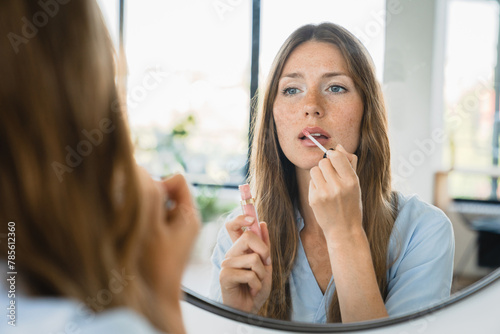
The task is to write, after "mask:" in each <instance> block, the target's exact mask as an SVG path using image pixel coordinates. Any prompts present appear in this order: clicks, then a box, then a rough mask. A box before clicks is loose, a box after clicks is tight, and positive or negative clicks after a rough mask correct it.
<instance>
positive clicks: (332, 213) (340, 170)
mask: <svg viewBox="0 0 500 334" xmlns="http://www.w3.org/2000/svg"><path fill="white" fill-rule="evenodd" d="M357 163H358V157H357V156H356V155H354V154H351V153H348V152H347V151H346V150H345V149H344V147H342V145H340V144H338V145H337V147H336V148H335V150H334V151H328V154H327V158H325V159H322V160H320V162H319V163H318V166H315V167H313V168H312V169H311V171H310V174H311V181H310V183H309V205H310V206H311V207H312V209H313V212H314V215H315V217H316V220H317V221H318V224H319V225H320V226H321V228H322V229H323V233H324V234H325V236H329V235H332V232H333V233H334V235H335V234H337V235H339V234H341V233H344V232H347V233H350V232H352V231H354V230H356V229H358V228H362V218H363V209H362V202H361V189H360V186H359V179H358V175H357V174H356V167H357ZM327 239H328V238H327Z"/></svg>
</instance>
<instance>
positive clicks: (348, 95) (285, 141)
mask: <svg viewBox="0 0 500 334" xmlns="http://www.w3.org/2000/svg"><path fill="white" fill-rule="evenodd" d="M273 116H274V121H275V124H276V129H277V133H278V140H279V144H280V146H281V149H282V150H283V153H284V154H285V155H286V157H287V158H288V159H289V160H290V161H291V162H292V163H293V164H294V165H295V166H297V167H299V168H304V169H310V168H312V167H313V166H315V165H317V163H318V161H319V160H320V159H321V158H322V156H323V152H322V151H321V150H320V149H319V148H318V147H316V146H315V145H314V144H313V143H312V141H310V140H308V139H307V138H304V136H303V135H302V134H301V133H302V130H303V129H305V128H306V129H308V131H309V132H311V134H313V133H314V136H315V138H316V139H317V140H318V141H319V142H320V143H321V144H322V145H323V146H324V147H325V148H327V149H328V148H334V147H335V146H336V145H337V144H342V145H343V146H344V148H345V149H346V150H347V151H348V152H351V153H353V152H355V151H356V149H357V147H358V146H359V140H360V127H361V120H362V117H363V101H362V98H361V95H360V93H359V92H358V90H357V87H356V86H355V84H354V81H353V79H352V77H351V75H350V73H349V71H348V70H347V65H346V62H345V59H344V57H343V55H342V54H341V52H340V50H339V49H338V47H337V46H335V45H333V44H330V43H325V42H317V41H309V42H305V43H303V44H301V45H299V46H298V47H297V48H296V49H295V50H294V51H293V52H292V53H291V54H290V56H289V57H288V59H287V61H286V62H285V66H284V68H283V71H282V74H281V76H280V78H279V83H278V91H277V95H276V98H275V100H274V104H273Z"/></svg>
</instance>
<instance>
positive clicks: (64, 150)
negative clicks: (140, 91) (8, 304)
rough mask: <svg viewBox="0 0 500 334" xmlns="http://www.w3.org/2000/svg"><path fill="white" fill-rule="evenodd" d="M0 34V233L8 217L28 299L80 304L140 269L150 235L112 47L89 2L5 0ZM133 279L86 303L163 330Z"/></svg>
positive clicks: (141, 285) (142, 282)
mask: <svg viewBox="0 0 500 334" xmlns="http://www.w3.org/2000/svg"><path fill="white" fill-rule="evenodd" d="M0 35H2V38H1V39H0V78H1V80H0V156H1V163H0V224H1V226H2V229H1V230H0V234H6V233H7V223H8V222H9V221H13V222H15V224H16V241H17V242H16V269H17V271H18V274H19V276H18V277H19V279H20V283H21V284H22V287H23V289H24V290H25V292H26V293H28V294H30V295H34V296H66V297H70V298H75V299H78V300H81V301H85V300H87V299H88V298H89V297H90V298H92V297H95V296H96V294H97V293H98V292H99V291H100V290H101V289H103V288H106V287H108V284H109V282H110V280H111V279H112V278H113V277H114V276H113V275H116V272H122V271H125V272H127V273H132V274H134V273H137V272H138V268H137V266H138V265H137V263H138V257H139V256H141V254H140V245H141V243H142V241H143V239H144V238H145V235H144V234H145V229H144V227H141V224H139V221H141V215H142V214H143V213H142V211H141V210H140V207H141V205H140V201H141V198H140V197H141V196H140V194H139V193H140V191H139V190H140V189H139V187H140V185H139V183H138V178H137V173H136V167H135V163H134V159H133V155H132V145H131V143H130V138H129V132H128V129H127V126H126V122H125V120H124V113H123V110H122V109H121V108H120V104H119V96H118V93H117V88H116V85H115V81H116V77H115V61H114V52H113V46H112V43H111V41H110V38H109V35H108V32H107V30H106V27H105V25H104V23H103V19H102V16H101V13H100V11H99V8H98V6H97V4H96V3H95V1H85V0H72V1H69V0H64V1H63V0H42V1H31V0H22V1H21V0H2V1H1V2H0ZM6 37H7V38H6ZM142 225H143V224H142ZM0 240H1V243H0V248H1V249H0V251H1V258H4V260H6V256H7V239H6V238H3V239H0ZM134 277H135V278H134V284H128V285H127V286H125V287H124V290H123V291H122V292H120V293H117V294H115V295H113V298H112V300H111V301H110V302H109V303H107V304H106V305H88V306H89V307H90V308H92V309H94V310H95V311H100V310H101V309H103V308H107V307H113V306H117V305H129V306H132V307H134V308H135V309H137V310H139V311H140V312H141V313H143V314H147V313H149V317H150V318H151V320H153V322H154V323H156V324H157V325H158V326H159V327H161V326H160V325H159V324H158V322H157V321H155V320H154V317H155V316H154V315H153V313H154V312H153V311H151V310H149V311H148V308H152V307H153V306H147V305H150V304H154V303H151V300H149V301H148V300H147V299H148V298H149V297H150V296H149V295H150V293H148V292H147V291H146V290H147V289H146V286H147V284H146V283H147V282H145V281H147V279H145V278H144V277H143V276H139V275H136V276H134ZM141 277H142V278H141Z"/></svg>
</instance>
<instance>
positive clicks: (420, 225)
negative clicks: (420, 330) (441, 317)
mask: <svg viewBox="0 0 500 334" xmlns="http://www.w3.org/2000/svg"><path fill="white" fill-rule="evenodd" d="M408 204H410V203H407V204H406V205H408ZM410 206H413V208H412V209H410V210H406V212H404V213H403V214H402V217H400V216H399V215H398V219H397V221H398V220H399V222H397V224H395V228H396V234H395V237H396V238H395V240H399V241H395V243H396V247H394V248H395V249H397V253H398V254H396V255H397V256H393V257H392V258H393V259H394V258H396V260H393V261H392V262H393V264H392V266H391V267H390V270H389V272H388V276H389V277H388V295H387V297H386V301H385V305H386V308H387V312H388V313H389V315H390V316H394V315H402V314H407V313H410V312H415V311H419V310H422V309H425V308H428V307H429V306H431V305H434V304H437V303H439V302H441V301H443V300H444V299H445V298H448V297H449V296H450V289H451V282H452V278H453V257H454V252H455V240H454V235H453V228H452V225H451V222H450V220H449V219H448V217H446V215H445V214H444V213H443V212H442V211H441V210H439V209H437V208H435V207H433V206H431V205H429V204H426V203H423V202H420V201H419V205H418V206H414V205H411V204H410ZM408 211H410V212H408ZM399 218H401V219H399ZM402 236H403V237H402ZM393 241H394V240H391V242H393Z"/></svg>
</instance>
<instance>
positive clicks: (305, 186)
mask: <svg viewBox="0 0 500 334" xmlns="http://www.w3.org/2000/svg"><path fill="white" fill-rule="evenodd" d="M295 174H296V176H297V185H298V188H299V211H300V214H301V215H302V218H303V219H304V230H305V231H306V233H308V234H320V235H323V230H322V229H321V227H320V226H319V224H318V222H317V221H316V217H315V216H314V212H313V210H312V208H311V206H310V205H309V182H310V181H311V175H310V173H309V170H305V169H300V168H298V167H295Z"/></svg>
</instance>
